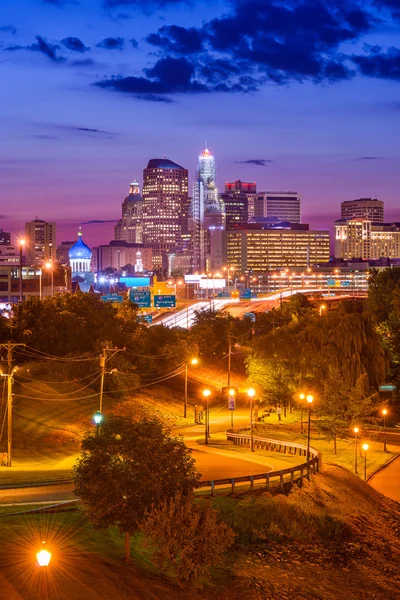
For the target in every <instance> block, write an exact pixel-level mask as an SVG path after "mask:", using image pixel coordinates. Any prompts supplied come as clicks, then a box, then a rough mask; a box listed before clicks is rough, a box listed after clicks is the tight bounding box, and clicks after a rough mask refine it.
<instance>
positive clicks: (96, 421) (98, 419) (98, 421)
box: [93, 410, 103, 435]
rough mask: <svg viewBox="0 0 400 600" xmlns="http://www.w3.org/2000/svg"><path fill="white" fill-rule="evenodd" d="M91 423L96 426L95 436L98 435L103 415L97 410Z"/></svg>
mask: <svg viewBox="0 0 400 600" xmlns="http://www.w3.org/2000/svg"><path fill="white" fill-rule="evenodd" d="M93 421H94V424H95V425H96V434H97V435H99V431H100V425H101V423H102V421H103V415H102V414H101V412H100V411H99V410H98V411H97V412H96V413H95V415H94V416H93Z"/></svg>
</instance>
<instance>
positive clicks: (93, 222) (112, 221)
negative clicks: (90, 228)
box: [81, 219, 117, 225]
mask: <svg viewBox="0 0 400 600" xmlns="http://www.w3.org/2000/svg"><path fill="white" fill-rule="evenodd" d="M116 222H117V219H107V220H104V221H102V220H98V219H94V220H92V221H83V223H81V225H94V224H96V223H116Z"/></svg>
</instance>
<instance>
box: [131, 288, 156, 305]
mask: <svg viewBox="0 0 400 600" xmlns="http://www.w3.org/2000/svg"><path fill="white" fill-rule="evenodd" d="M129 300H130V301H131V302H134V303H135V304H137V305H138V307H139V308H150V306H151V295H150V292H135V291H134V290H131V291H130V292H129Z"/></svg>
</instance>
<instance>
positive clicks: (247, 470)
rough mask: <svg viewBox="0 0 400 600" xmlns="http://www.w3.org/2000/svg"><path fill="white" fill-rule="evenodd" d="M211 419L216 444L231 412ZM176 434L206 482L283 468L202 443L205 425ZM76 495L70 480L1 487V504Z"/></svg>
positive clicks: (244, 419)
mask: <svg viewBox="0 0 400 600" xmlns="http://www.w3.org/2000/svg"><path fill="white" fill-rule="evenodd" d="M235 412H236V414H235V426H236V427H243V426H245V425H248V423H249V417H248V414H245V412H244V411H235ZM246 412H247V411H246ZM210 420H211V422H210V435H211V439H210V443H212V438H213V435H215V434H216V433H221V432H224V431H225V430H226V429H227V428H229V427H230V415H228V414H227V411H224V413H216V414H212V413H211V417H210ZM173 433H174V434H176V435H179V434H182V435H183V437H184V439H185V443H186V445H187V446H188V448H190V449H191V450H192V452H193V458H194V459H195V460H196V465H197V468H198V470H199V471H200V473H201V476H202V477H201V479H202V481H209V480H214V479H225V478H229V477H240V476H242V475H256V474H258V473H267V472H268V471H272V470H273V469H276V468H280V467H281V464H280V461H279V458H278V457H277V458H275V457H273V458H271V457H269V456H265V457H263V456H259V455H257V456H254V455H252V454H250V453H243V454H240V455H238V454H237V453H234V452H232V451H229V450H224V449H223V448H213V447H210V446H205V445H204V444H199V443H198V442H199V441H200V442H201V441H202V440H203V439H204V425H193V426H191V427H181V428H177V429H174V431H173ZM286 466H287V465H286ZM75 497H76V496H74V494H73V484H68V483H67V484H60V485H49V486H37V487H24V488H18V489H8V490H0V504H12V503H22V502H24V503H35V502H37V503H40V502H47V501H49V502H59V501H61V500H72V499H74V498H75Z"/></svg>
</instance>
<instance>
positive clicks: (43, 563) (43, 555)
mask: <svg viewBox="0 0 400 600" xmlns="http://www.w3.org/2000/svg"><path fill="white" fill-rule="evenodd" d="M36 560H37V564H38V565H39V567H40V568H41V575H42V577H41V580H42V582H41V583H42V585H41V587H42V596H41V597H42V599H43V600H47V597H48V596H47V567H48V566H49V564H50V561H51V552H49V550H47V548H46V542H42V548H41V550H39V551H38V552H36Z"/></svg>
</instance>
